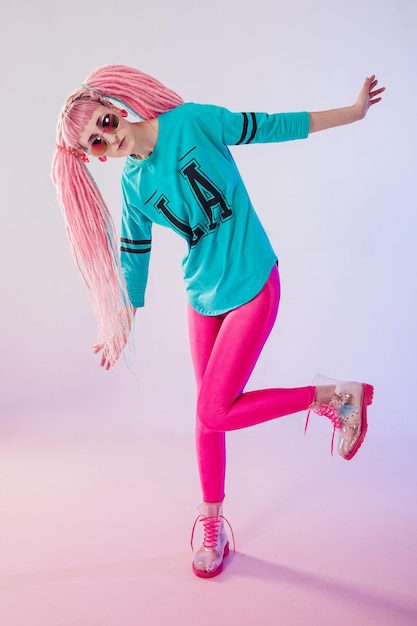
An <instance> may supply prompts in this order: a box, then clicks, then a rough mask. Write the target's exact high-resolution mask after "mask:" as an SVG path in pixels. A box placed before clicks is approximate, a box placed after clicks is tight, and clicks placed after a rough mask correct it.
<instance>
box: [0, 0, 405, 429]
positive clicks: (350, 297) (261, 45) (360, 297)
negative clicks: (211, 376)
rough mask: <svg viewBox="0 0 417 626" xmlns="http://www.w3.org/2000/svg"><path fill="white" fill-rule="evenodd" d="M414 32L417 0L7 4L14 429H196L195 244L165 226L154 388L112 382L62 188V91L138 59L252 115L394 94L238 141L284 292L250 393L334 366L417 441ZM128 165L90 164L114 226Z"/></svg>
mask: <svg viewBox="0 0 417 626" xmlns="http://www.w3.org/2000/svg"><path fill="white" fill-rule="evenodd" d="M416 24H417V4H416V3H415V2H414V1H413V0H383V1H382V2H381V1H380V0H351V2H349V3H347V2H341V1H337V0H294V1H293V2H291V3H289V2H283V1H281V0H269V1H268V0H258V2H256V3H251V2H248V1H246V0H245V1H243V0H242V1H240V2H239V1H237V0H221V1H220V0H211V2H209V3H208V2H201V1H199V0H176V1H175V2H171V1H169V0H153V1H152V2H141V1H140V0H138V1H136V2H132V1H129V2H119V3H115V2H114V1H112V2H109V1H108V0H99V1H96V0H92V1H89V0H81V1H80V0H73V1H72V2H71V3H68V2H62V1H59V0H58V1H57V0H54V1H52V0H39V2H33V3H32V2H29V0H26V1H23V2H22V1H19V0H16V1H15V2H14V3H12V4H10V5H8V6H7V8H6V9H5V10H3V16H2V20H1V25H0V30H1V38H0V46H1V48H2V54H1V57H0V58H1V60H0V63H1V76H2V84H3V87H2V99H1V106H2V117H1V119H2V120H3V128H2V133H1V136H2V150H1V154H0V159H1V170H0V171H1V176H2V198H3V200H2V205H1V220H2V227H1V248H0V250H1V257H2V263H1V294H2V333H1V354H2V359H1V361H2V376H1V381H2V382H1V384H2V387H3V388H2V391H1V425H0V428H1V429H2V430H3V433H4V434H5V433H8V432H9V433H12V432H14V433H15V432H19V431H20V430H24V431H32V430H35V431H43V430H48V431H54V432H57V433H64V432H66V433H67V432H68V431H70V432H79V431H84V430H89V431H90V430H93V431H94V430H97V431H100V430H106V431H107V430H108V431H110V432H114V431H116V430H122V431H127V432H141V431H143V430H145V429H151V430H157V431H160V430H163V431H170V430H173V431H176V432H182V431H183V432H189V431H191V430H192V429H193V421H194V418H193V413H194V409H193V406H194V387H193V375H192V370H191V365H190V358H189V351H188V343H187V334H186V324H185V296H184V290H183V285H182V278H181V269H180V260H181V257H182V254H183V252H184V249H183V242H182V241H180V240H179V238H176V237H175V235H173V234H172V233H170V232H169V231H165V230H162V229H155V234H154V237H155V239H154V246H153V253H152V262H151V272H150V281H149V287H148V294H147V305H146V308H145V310H143V311H141V312H140V314H139V315H138V316H137V328H136V346H137V352H136V356H135V358H134V363H133V367H134V369H135V371H136V372H137V377H136V378H135V377H134V376H132V375H131V374H129V373H122V372H104V371H102V370H101V369H100V368H99V366H98V360H97V357H94V356H93V355H92V353H91V350H90V346H91V344H92V343H93V342H94V341H95V339H96V330H95V323H94V320H93V318H92V314H91V312H90V306H89V302H88V298H87V292H86V290H85V288H84V286H83V284H82V282H81V280H80V278H79V276H78V274H77V272H76V269H75V267H74V265H73V262H72V259H71V257H70V253H69V248H68V245H67V241H66V235H65V232H64V227H63V222H62V219H61V216H60V213H59V209H58V206H57V202H56V199H55V193H54V189H53V187H52V184H51V182H50V178H49V170H50V162H51V156H52V151H53V149H54V138H55V123H56V118H57V114H58V111H59V109H60V107H61V106H62V103H63V101H64V99H65V98H66V96H67V95H68V94H69V93H70V92H71V91H72V90H73V89H75V88H77V87H78V86H79V85H80V83H82V82H83V79H84V78H85V76H86V75H87V74H88V73H89V72H90V71H91V70H92V69H94V68H95V67H98V66H100V65H105V64H107V63H123V64H126V65H133V66H136V67H138V68H140V69H142V70H144V71H146V72H148V73H150V74H153V75H155V76H156V77H157V78H158V79H159V80H161V81H162V82H164V83H165V84H167V85H168V86H170V87H171V88H173V89H174V90H176V91H177V92H178V93H180V94H181V95H182V96H183V97H184V99H185V100H193V101H196V102H210V103H214V104H219V105H223V106H226V107H228V108H230V109H232V110H239V111H240V110H248V111H250V110H258V111H268V112H275V111H288V110H310V111H311V110H320V109H324V108H333V107H338V106H344V105H348V104H351V103H352V102H353V101H354V99H355V98H356V95H357V92H358V91H359V89H360V87H361V85H362V81H363V79H364V77H365V76H366V75H369V74H371V73H376V74H377V76H378V78H379V79H380V82H381V84H385V85H386V86H387V92H386V95H385V98H384V102H383V103H382V104H380V105H378V106H377V107H374V108H373V109H372V110H371V111H370V112H369V115H368V117H367V118H366V120H365V121H363V122H360V123H357V124H355V125H352V126H349V127H342V128H339V129H335V130H330V131H326V132H324V133H319V134H317V135H314V136H312V137H311V138H309V139H308V140H307V141H303V142H294V143H292V144H281V145H267V146H250V147H249V146H245V147H239V148H235V149H233V153H234V155H235V157H236V159H237V161H238V164H239V165H240V168H241V171H242V174H243V176H244V179H245V181H246V184H247V186H248V189H249V192H250V194H251V196H252V199H253V201H254V204H255V207H256V208H257V211H258V213H259V215H260V217H261V220H262V221H263V223H264V224H265V226H266V228H267V230H268V233H269V235H270V237H271V240H272V242H273V245H274V247H275V249H276V251H277V253H278V256H279V258H280V269H281V278H282V284H283V296H282V303H281V309H280V314H279V317H278V323H277V326H276V328H275V330H274V332H273V335H272V337H271V339H270V341H269V344H268V346H267V348H266V349H265V352H264V355H263V356H262V359H261V361H260V363H259V365H258V367H257V369H256V372H255V374H254V377H253V379H252V381H251V387H255V386H272V385H276V386H289V385H304V384H309V383H310V381H311V380H312V379H313V377H314V375H315V373H316V372H317V371H320V372H322V373H324V374H327V375H330V376H333V377H335V378H342V379H345V378H347V379H350V378H354V379H360V380H367V381H369V382H372V383H373V384H374V385H375V390H376V396H375V403H374V408H373V409H372V414H371V427H372V432H373V433H374V435H373V437H374V438H375V437H376V438H378V437H379V436H380V435H381V436H384V437H385V436H387V437H388V439H389V438H390V437H393V436H395V437H396V438H399V440H400V441H402V440H404V441H405V440H406V439H409V438H410V437H415V435H416V433H417V426H416V420H415V416H414V413H415V411H414V406H413V396H412V394H413V391H414V390H415V385H416V358H415V355H416V347H417V346H416V322H415V319H416V316H415V300H416V298H415V289H416V279H415V270H416V246H415V237H416V208H417V207H416V184H415V170H416V147H415V146H416V122H415V107H416V101H417V97H416V96H417V93H416V92H417V89H416V71H415V70H416V58H417V54H416V41H417V39H416V34H417V28H416ZM121 166H122V163H119V162H115V161H113V162H107V163H106V164H98V163H97V164H93V165H92V169H93V173H94V176H95V177H96V179H97V180H98V182H99V184H100V186H101V187H102V189H103V193H104V195H105V197H106V200H107V202H108V204H109V206H110V207H111V209H112V211H113V214H114V217H115V220H116V223H118V221H119V201H120V198H119V182H118V175H119V172H120V170H121ZM372 416H373V417H372ZM264 432H265V433H266V437H267V436H269V430H268V428H265V431H264Z"/></svg>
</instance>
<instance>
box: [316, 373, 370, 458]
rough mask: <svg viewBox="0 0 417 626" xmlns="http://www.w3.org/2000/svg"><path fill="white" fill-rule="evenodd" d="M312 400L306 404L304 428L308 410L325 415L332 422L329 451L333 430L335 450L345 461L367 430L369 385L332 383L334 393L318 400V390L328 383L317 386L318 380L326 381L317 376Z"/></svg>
mask: <svg viewBox="0 0 417 626" xmlns="http://www.w3.org/2000/svg"><path fill="white" fill-rule="evenodd" d="M316 380H317V382H318V385H317V387H316V396H317V397H316V401H315V402H313V404H312V405H311V406H310V409H309V412H308V415H307V421H306V426H305V431H306V430H307V425H308V419H309V415H310V411H313V412H314V413H316V414H317V415H323V416H325V417H327V418H329V419H330V420H331V422H332V424H333V437H332V443H331V452H332V454H333V442H334V435H335V431H336V430H338V431H339V443H338V446H337V449H338V453H339V454H340V456H341V457H343V458H344V459H346V460H347V461H349V460H350V459H352V458H353V457H354V456H355V454H356V453H357V452H358V450H359V448H360V447H361V445H362V443H363V440H364V439H365V436H366V432H367V430H368V419H367V407H368V406H369V405H370V404H372V400H373V396H374V388H373V387H372V385H368V384H366V383H357V382H336V381H333V383H334V393H333V395H332V397H331V398H330V400H329V401H328V402H322V401H319V398H320V396H321V395H322V392H321V389H328V388H329V387H330V386H329V385H328V384H327V385H320V382H324V381H326V382H330V381H328V379H324V378H323V377H320V376H319V377H318V379H316Z"/></svg>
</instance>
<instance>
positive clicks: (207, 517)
mask: <svg viewBox="0 0 417 626" xmlns="http://www.w3.org/2000/svg"><path fill="white" fill-rule="evenodd" d="M198 510H199V511H200V514H199V515H198V517H197V518H196V520H195V522H194V526H193V530H192V533H191V549H192V550H193V539H194V532H195V528H196V525H197V522H201V523H202V525H203V530H204V540H203V545H202V546H201V548H199V549H198V550H197V552H196V553H195V555H194V560H193V572H194V574H195V575H196V576H199V577H200V578H213V577H214V576H217V575H218V574H220V572H221V571H222V570H223V559H224V557H225V556H227V555H228V554H229V540H228V537H227V533H226V530H225V528H224V522H226V523H227V525H228V526H229V528H230V530H231V533H232V537H233V530H232V528H231V526H230V524H229V522H228V521H227V519H226V518H225V517H223V515H221V505H217V504H210V503H203V504H202V505H201V506H200V507H199V509H198ZM233 545H234V537H233Z"/></svg>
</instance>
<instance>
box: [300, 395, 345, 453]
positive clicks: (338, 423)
mask: <svg viewBox="0 0 417 626" xmlns="http://www.w3.org/2000/svg"><path fill="white" fill-rule="evenodd" d="M313 410H314V413H316V414H317V415H322V416H323V417H327V418H329V420H330V421H331V422H332V424H333V433H332V441H331V444H330V453H331V455H332V456H333V450H334V436H335V433H336V429H340V428H342V426H343V421H342V420H341V419H340V417H339V416H338V414H337V413H336V411H335V409H334V408H333V407H332V406H330V405H329V404H321V405H320V406H319V407H318V408H317V409H315V408H314V409H313ZM310 413H311V409H309V410H308V413H307V418H306V423H305V426H304V434H306V433H307V427H308V422H309V419H310Z"/></svg>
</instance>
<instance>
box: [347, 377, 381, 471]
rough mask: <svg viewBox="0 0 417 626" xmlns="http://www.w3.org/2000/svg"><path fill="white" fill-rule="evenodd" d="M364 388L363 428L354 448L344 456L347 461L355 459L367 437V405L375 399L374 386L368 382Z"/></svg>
mask: <svg viewBox="0 0 417 626" xmlns="http://www.w3.org/2000/svg"><path fill="white" fill-rule="evenodd" d="M362 388H363V400H362V414H361V424H362V430H361V434H360V435H359V438H358V440H357V442H356V443H355V445H354V446H353V448H352V450H351V451H350V452H349V454H348V455H347V456H344V457H343V458H344V459H345V460H346V461H350V460H351V459H353V457H354V456H355V454H356V453H357V452H358V450H359V448H360V447H361V445H362V443H363V440H364V439H365V437H366V433H367V430H368V416H367V407H368V406H369V405H370V404H372V401H373V399H374V388H373V386H372V385H368V384H366V383H362Z"/></svg>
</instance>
